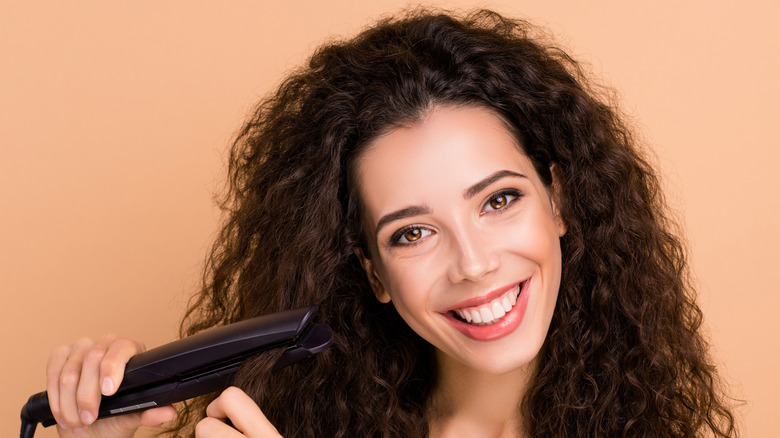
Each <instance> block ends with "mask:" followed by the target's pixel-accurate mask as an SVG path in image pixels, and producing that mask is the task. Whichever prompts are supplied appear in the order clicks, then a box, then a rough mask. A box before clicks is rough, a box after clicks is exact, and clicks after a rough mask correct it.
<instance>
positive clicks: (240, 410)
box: [206, 386, 280, 438]
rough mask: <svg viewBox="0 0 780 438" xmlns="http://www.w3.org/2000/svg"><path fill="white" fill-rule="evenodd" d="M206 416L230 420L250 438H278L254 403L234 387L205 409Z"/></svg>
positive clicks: (271, 425) (272, 427)
mask: <svg viewBox="0 0 780 438" xmlns="http://www.w3.org/2000/svg"><path fill="white" fill-rule="evenodd" d="M206 415H208V416H209V417H213V418H217V419H230V421H231V422H232V423H233V426H235V428H236V429H238V430H239V431H241V432H243V433H244V434H245V435H246V436H248V437H250V438H252V437H269V436H273V437H279V436H280V435H279V431H277V430H276V427H274V425H273V424H271V422H270V421H268V418H266V416H265V414H263V411H262V410H260V407H259V406H257V404H256V403H255V401H254V400H252V398H251V397H249V396H248V395H247V394H246V393H245V392H244V391H242V390H240V389H238V388H236V387H234V386H231V387H230V388H227V389H226V390H224V391H223V392H222V394H220V396H219V397H217V398H216V399H214V401H212V402H211V403H210V404H209V405H208V406H207V407H206Z"/></svg>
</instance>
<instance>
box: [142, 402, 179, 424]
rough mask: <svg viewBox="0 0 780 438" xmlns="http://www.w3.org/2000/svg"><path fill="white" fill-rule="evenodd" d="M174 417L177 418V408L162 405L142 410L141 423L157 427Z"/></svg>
mask: <svg viewBox="0 0 780 438" xmlns="http://www.w3.org/2000/svg"><path fill="white" fill-rule="evenodd" d="M174 418H176V408H174V407H173V406H162V407H159V408H154V409H149V410H146V411H144V412H142V413H141V425H142V426H149V427H155V426H159V425H161V424H163V423H167V422H169V421H171V420H173V419H174Z"/></svg>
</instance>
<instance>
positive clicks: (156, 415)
mask: <svg viewBox="0 0 780 438" xmlns="http://www.w3.org/2000/svg"><path fill="white" fill-rule="evenodd" d="M175 417H176V409H174V407H173V406H162V407H159V408H154V409H148V410H146V411H143V412H137V413H134V414H128V415H119V416H117V417H114V418H112V420H116V422H117V427H118V428H119V429H120V430H135V429H138V428H139V427H141V426H149V427H155V426H159V425H161V424H163V423H167V422H169V421H171V420H173V419H174V418H175Z"/></svg>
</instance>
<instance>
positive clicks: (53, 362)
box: [46, 345, 71, 426]
mask: <svg viewBox="0 0 780 438" xmlns="http://www.w3.org/2000/svg"><path fill="white" fill-rule="evenodd" d="M70 350H71V347H70V345H63V346H61V347H57V348H55V349H54V351H52V353H51V355H50V356H49V360H48V362H46V393H47V395H48V396H49V408H50V409H51V413H52V415H53V416H54V419H55V420H57V423H60V425H61V426H64V425H65V421H64V420H62V418H61V417H62V416H61V415H60V375H61V374H62V367H64V366H65V362H67V360H68V356H69V355H70Z"/></svg>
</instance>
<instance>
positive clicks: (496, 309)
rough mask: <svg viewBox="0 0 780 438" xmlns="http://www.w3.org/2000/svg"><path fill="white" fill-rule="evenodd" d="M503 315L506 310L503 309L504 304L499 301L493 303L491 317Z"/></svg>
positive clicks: (498, 317) (497, 317) (495, 317)
mask: <svg viewBox="0 0 780 438" xmlns="http://www.w3.org/2000/svg"><path fill="white" fill-rule="evenodd" d="M504 315H506V311H505V310H504V306H503V305H502V304H501V303H498V302H496V303H493V319H500V318H502V317H503V316H504Z"/></svg>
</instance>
